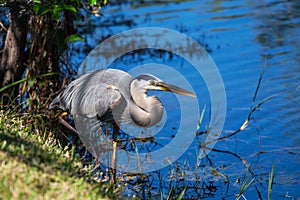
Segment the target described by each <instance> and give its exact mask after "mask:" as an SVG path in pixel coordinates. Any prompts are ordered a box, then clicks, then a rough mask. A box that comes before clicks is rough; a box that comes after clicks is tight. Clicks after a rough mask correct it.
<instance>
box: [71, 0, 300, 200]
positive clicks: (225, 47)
mask: <svg viewBox="0 0 300 200" xmlns="http://www.w3.org/2000/svg"><path fill="white" fill-rule="evenodd" d="M101 13H102V14H103V15H104V16H103V17H100V18H96V17H92V18H91V19H87V21H88V23H87V24H88V25H85V26H81V28H80V30H81V33H82V35H83V36H85V37H86V38H87V42H86V43H78V44H76V45H75V48H79V49H80V51H79V54H78V55H77V56H76V59H75V58H74V60H73V62H74V63H80V62H81V61H82V60H83V59H84V57H85V56H86V55H87V52H89V51H90V50H91V49H92V48H93V47H95V46H96V45H97V44H99V43H100V42H101V41H102V40H103V39H104V38H107V37H109V36H111V35H114V34H117V33H120V32H121V31H125V30H129V29H132V28H138V27H149V26H151V27H163V28H169V29H173V30H176V31H179V32H181V33H184V34H186V35H188V36H190V37H192V38H193V39H195V40H196V41H198V42H199V43H201V44H202V45H203V46H204V47H205V49H206V50H207V51H208V52H209V54H210V56H211V57H212V59H213V60H214V62H215V63H216V65H217V67H218V70H219V71H220V74H221V76H222V78H223V81H224V85H225V89H226V96H227V110H226V111H227V114H226V121H225V125H224V131H223V132H222V134H223V135H226V134H228V133H230V132H232V131H234V130H236V129H238V128H239V127H240V126H241V125H242V124H243V123H244V120H245V119H246V118H247V115H248V113H249V108H250V106H251V103H252V99H253V96H254V92H255V89H256V87H257V83H258V79H259V76H260V74H261V73H262V72H264V76H263V79H262V84H261V87H260V88H259V91H258V95H257V98H256V101H255V103H258V102H260V101H262V100H263V99H264V98H267V97H269V96H272V95H276V96H275V97H274V98H272V99H271V100H269V101H268V102H266V103H265V104H263V105H262V106H261V107H260V109H259V110H257V111H256V112H255V113H254V114H253V115H252V118H251V121H250V124H249V126H248V127H247V128H246V129H245V130H244V131H242V132H239V133H238V134H236V135H235V136H233V137H230V138H228V139H225V140H222V141H219V142H218V143H217V144H216V145H215V146H214V148H215V149H217V150H223V153H220V152H211V153H210V154H209V155H208V157H209V159H210V160H211V163H209V162H208V161H207V160H206V161H203V162H204V163H206V164H207V166H208V165H209V164H210V165H211V167H213V168H216V169H218V170H219V172H220V173H223V174H226V175H227V176H228V179H229V181H230V184H229V189H228V191H227V188H226V187H227V186H226V184H224V179H222V177H218V176H215V178H214V179H215V180H214V181H215V182H214V183H215V184H216V185H217V188H216V191H214V192H212V195H211V196H210V195H207V194H205V195H204V194H203V193H201V192H200V193H201V195H203V197H211V198H217V199H219V198H221V197H224V198H226V199H234V197H235V196H234V195H236V194H237V193H238V191H239V188H240V184H239V183H236V180H237V179H241V180H242V178H243V175H244V174H245V172H246V167H245V165H244V164H243V163H242V162H241V160H239V159H238V158H237V157H236V156H234V155H232V154H230V153H228V152H231V153H234V154H236V155H238V156H240V158H243V159H245V160H247V162H249V163H250V167H251V170H252V171H253V173H254V175H255V182H254V184H252V185H251V186H250V188H249V189H248V190H247V191H246V193H245V194H244V195H245V197H246V198H247V199H257V198H259V195H261V197H262V198H263V199H266V198H267V192H266V191H267V186H268V183H267V182H268V173H269V172H270V171H271V166H272V162H273V161H274V163H275V181H274V185H273V192H272V199H283V198H284V197H286V199H292V198H300V193H299V187H300V181H299V180H300V170H299V164H300V135H299V131H300V120H299V117H300V114H299V113H300V106H299V103H298V102H299V100H300V99H299V94H300V87H299V85H300V81H299V80H300V67H299V64H300V59H299V58H300V2H298V1H284V0H273V1H266V0H265V1H217V0H215V1H212V0H211V1H210V0H205V1H201V3H200V2H199V1H176V3H172V2H169V3H152V2H148V1H146V2H144V3H142V1H141V2H139V3H137V2H135V3H122V4H115V5H113V4H112V3H111V4H108V5H107V6H105V7H104V8H103V9H102V10H101ZM85 23H86V22H85ZM158 57H159V56H158ZM147 59H148V60H150V61H152V62H153V61H155V62H160V63H163V64H168V65H172V66H174V68H175V69H178V70H180V69H181V72H184V73H186V76H187V77H189V78H190V80H192V81H191V82H192V83H191V84H192V85H193V87H195V88H197V95H198V96H201V97H202V98H201V99H200V100H199V104H200V105H202V106H204V105H205V104H207V106H209V103H210V98H209V95H208V92H207V90H206V88H205V87H204V86H203V81H202V82H201V81H200V82H197V80H194V79H193V72H189V71H185V70H186V69H189V68H188V67H185V66H186V65H187V63H185V62H184V61H182V59H180V58H178V57H176V56H175V58H173V59H166V58H165V55H164V56H163V58H157V57H155V56H148V57H147V56H146V57H145V60H146V61H147ZM124 60H125V61H124ZM124 60H123V61H122V60H119V61H118V62H116V64H115V66H114V67H116V66H118V65H119V66H120V68H122V69H123V70H126V67H128V66H130V67H132V66H134V65H135V64H140V61H139V59H133V60H134V61H135V60H136V61H135V62H131V61H129V62H128V60H127V62H126V59H124ZM159 95H160V94H159ZM169 97H170V96H167V97H165V99H163V102H165V103H170V102H168V98H169ZM161 98H164V97H163V95H161ZM176 105H177V104H176V103H175V104H174V105H173V107H172V106H171V107H170V109H174V106H176ZM208 115H209V112H208V111H207V112H206V117H205V121H204V122H205V123H207V122H208V119H209V117H208ZM168 117H170V119H173V124H172V123H170V122H169V123H167V129H168V130H173V129H172V128H174V127H175V128H174V129H176V127H177V125H176V119H177V117H178V116H177V115H176V114H174V116H169V115H168ZM202 129H203V130H205V127H202ZM170 132H171V133H172V131H169V133H170ZM169 133H168V134H169ZM171 139H172V138H169V139H168V141H169V140H171ZM194 144H196V143H194ZM194 149H195V148H194ZM194 149H191V150H190V151H188V152H186V153H185V154H184V155H183V156H182V157H181V158H180V159H179V163H180V162H184V160H186V159H190V160H192V161H193V162H195V160H193V159H192V158H191V157H189V156H191V155H193V156H194V155H195V150H194ZM221 166H222V167H223V168H222V167H221ZM221 168H222V169H221ZM167 171H168V170H165V171H164V172H165V173H167ZM209 172H210V171H209V170H208V173H209ZM166 175H167V174H166ZM203 177H204V179H205V177H207V175H203ZM216 177H218V178H216ZM217 179H219V180H217ZM205 181H207V180H205ZM205 181H204V182H205ZM218 181H219V182H218ZM155 182H158V181H157V179H155V178H154V184H155ZM166 182H167V180H166ZM221 182H222V183H221ZM203 187H204V186H203ZM205 187H206V188H209V187H208V186H207V185H206V186H205ZM191 190H192V189H188V190H187V193H188V191H191ZM128 193H129V194H132V193H130V192H128ZM153 193H155V192H153ZM191 193H192V192H191ZM193 195H194V196H197V195H198V197H199V195H200V194H197V193H194V194H193Z"/></svg>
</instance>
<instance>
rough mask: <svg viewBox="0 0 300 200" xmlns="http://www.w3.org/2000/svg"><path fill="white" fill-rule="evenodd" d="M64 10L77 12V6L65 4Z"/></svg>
mask: <svg viewBox="0 0 300 200" xmlns="http://www.w3.org/2000/svg"><path fill="white" fill-rule="evenodd" d="M64 10H67V11H71V12H77V10H76V8H75V7H74V6H72V5H65V6H64Z"/></svg>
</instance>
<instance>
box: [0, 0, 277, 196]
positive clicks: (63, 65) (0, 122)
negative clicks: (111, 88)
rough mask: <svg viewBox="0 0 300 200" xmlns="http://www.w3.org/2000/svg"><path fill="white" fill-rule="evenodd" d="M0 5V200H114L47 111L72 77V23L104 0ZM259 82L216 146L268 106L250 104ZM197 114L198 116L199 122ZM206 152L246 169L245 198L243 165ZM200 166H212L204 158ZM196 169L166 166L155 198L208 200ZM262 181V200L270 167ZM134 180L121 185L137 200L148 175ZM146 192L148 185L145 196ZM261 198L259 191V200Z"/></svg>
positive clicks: (250, 179) (114, 192)
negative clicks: (2, 14)
mask: <svg viewBox="0 0 300 200" xmlns="http://www.w3.org/2000/svg"><path fill="white" fill-rule="evenodd" d="M0 3H2V5H1V7H2V8H4V9H5V11H6V12H7V13H10V18H9V23H4V22H5V20H3V19H1V21H3V23H1V25H2V26H1V27H2V30H5V35H6V37H5V42H4V45H3V46H1V47H0V48H1V49H2V50H1V53H0V57H1V58H0V59H1V60H0V64H1V65H0V98H1V102H0V170H1V173H0V179H1V180H2V181H1V183H0V194H1V198H3V199H54V198H58V199H101V198H109V199H116V198H119V197H118V196H120V195H121V192H122V190H121V189H119V188H117V189H116V185H114V184H111V183H109V182H106V181H102V179H99V176H98V177H97V175H98V174H96V176H94V175H95V174H92V173H91V170H90V169H86V168H85V167H86V166H84V165H83V162H82V161H81V160H80V158H79V155H78V154H74V149H75V147H72V146H70V143H68V141H66V140H67V139H68V137H65V138H63V127H62V126H61V125H58V121H57V120H56V118H55V117H54V115H55V114H54V113H53V112H51V111H49V110H48V109H47V108H48V104H49V103H50V102H51V99H52V98H53V97H54V96H55V94H56V93H57V92H58V91H60V90H61V88H62V87H63V85H64V84H65V83H66V82H67V81H66V79H68V78H69V77H71V76H72V75H73V74H74V72H73V71H72V68H71V67H70V66H69V64H68V44H69V43H70V42H75V41H78V40H83V38H82V37H80V36H79V35H77V34H76V33H77V30H76V27H75V26H74V23H73V21H74V20H75V18H77V19H78V18H82V15H81V12H82V11H83V12H85V13H87V14H95V15H98V11H99V9H100V8H101V6H103V5H104V4H106V3H107V1H105V0H103V1H96V0H89V1H81V0H63V1H59V0H33V1H29V0H8V1H1V0H0ZM6 21H7V20H6ZM24 24H26V25H25V26H24ZM18 38H19V39H18ZM20 38H21V40H20ZM10 47H12V48H10ZM62 58H63V59H62ZM64 72H66V73H64ZM62 74H65V75H64V76H62ZM261 80H262V76H261V78H260V79H259V83H258V86H257V90H256V91H255V95H254V99H253V102H252V103H253V104H252V106H251V108H250V111H249V115H248V117H247V118H246V120H245V122H244V124H243V125H242V126H241V127H240V128H239V129H238V130H236V131H234V132H232V133H230V134H227V135H224V136H222V137H221V138H218V140H225V139H227V138H230V137H233V136H234V135H236V134H238V133H239V132H241V131H243V130H244V129H245V128H246V127H247V126H248V124H249V121H250V120H251V117H252V114H253V113H254V112H255V111H256V110H257V109H258V108H259V107H260V106H261V105H262V104H263V103H265V102H266V101H268V100H269V99H270V98H266V99H265V100H263V101H261V102H259V103H258V104H256V105H254V101H255V100H256V96H257V92H258V89H259V87H260V83H261ZM204 110H205V109H204ZM203 115H204V112H203V113H202V116H201V118H200V120H199V121H200V122H201V121H202V118H203ZM54 124H55V126H53V125H54ZM199 127H200V125H199ZM199 127H198V128H199ZM201 134H205V133H204V132H200V131H199V132H198V133H197V135H198V136H201ZM62 138H63V139H62ZM66 138H67V139H66ZM211 142H214V141H211ZM203 145H204V146H203ZM205 145H208V144H202V147H205ZM207 148H208V147H207ZM210 150H212V152H217V153H223V154H229V155H232V156H234V157H236V158H238V159H239V160H240V161H241V162H242V163H243V164H244V165H245V168H247V170H246V172H245V176H244V179H243V180H242V181H241V185H240V190H239V191H238V194H236V197H237V199H239V198H241V197H242V198H245V196H244V194H245V192H246V191H247V189H248V188H249V187H250V186H251V185H252V184H255V183H256V179H255V176H254V174H253V172H252V171H251V168H250V164H249V163H248V162H247V160H246V159H245V158H242V157H240V156H239V155H237V154H235V153H232V152H230V151H224V150H219V149H210ZM207 160H208V162H209V163H210V164H211V161H210V160H209V157H208V156H207ZM200 167H203V166H202V163H200V161H199V163H198V162H197V163H196V167H195V168H193V167H192V166H181V165H180V164H178V165H177V164H176V163H175V165H174V166H172V165H171V166H170V172H169V174H168V175H169V177H167V178H166V177H163V175H161V176H159V181H160V184H161V183H163V179H165V178H166V179H169V180H170V181H169V183H170V185H169V187H165V188H164V189H165V190H163V189H161V188H159V189H157V188H156V190H157V191H158V190H161V191H159V193H160V194H159V195H158V196H159V197H161V198H167V199H176V198H177V199H184V198H187V197H189V194H191V193H193V192H194V191H192V190H195V191H196V193H193V195H194V194H197V195H199V196H201V195H203V196H204V197H207V196H209V195H213V194H214V192H215V191H216V190H217V189H216V188H217V187H216V186H215V185H214V182H209V183H208V182H205V180H203V177H201V175H202V174H201V175H200V176H199V175H197V174H196V171H197V169H198V168H200ZM204 167H206V168H207V169H208V170H207V171H209V173H210V174H209V175H211V176H214V177H218V179H221V180H222V181H223V182H222V184H225V185H229V180H228V177H227V175H225V174H224V172H223V169H222V168H223V167H218V166H213V165H210V166H209V165H207V166H204ZM154 173H157V174H159V173H160V172H154ZM193 173H195V174H193ZM188 174H193V176H195V177H196V179H197V180H196V181H195V182H196V184H195V185H196V186H193V187H191V186H190V185H189V183H190V182H188V178H187V175H188ZM168 175H167V176H168ZM171 175H173V176H171ZM125 176H126V175H125ZM151 176H153V174H151ZM269 176H270V177H269V185H268V199H270V196H271V191H272V185H273V181H274V165H273V166H272V171H271V173H270V175H269ZM141 177H142V178H140V177H138V176H137V178H136V179H134V178H132V179H134V180H135V181H132V180H130V181H127V182H125V181H124V182H125V185H126V186H128V184H130V183H132V185H134V186H133V190H132V191H134V192H136V193H138V192H139V190H140V188H144V185H146V184H148V182H151V181H149V180H150V178H148V177H150V175H149V176H148V175H143V176H141ZM144 177H147V178H148V180H146V179H145V178H144ZM170 177H171V178H170ZM195 177H194V178H195ZM126 178H128V179H127V180H129V178H131V177H130V176H127V177H125V178H124V179H126ZM139 181H140V182H139ZM147 181H148V182H147ZM152 181H153V180H152ZM192 184H194V183H192ZM137 186H141V187H137ZM136 188H137V189H136ZM151 189H152V186H151V185H150V186H149V189H148V192H149V193H151ZM191 191H192V192H191ZM199 191H200V192H199ZM257 191H258V189H257ZM143 195H145V196H143ZM147 195H148V194H142V195H139V194H137V195H136V196H137V198H143V197H149V196H150V195H151V194H150V195H148V196H147ZM205 195H206V196H205ZM260 195H261V194H260V193H259V191H258V196H260ZM158 196H155V197H158ZM201 197H202V196H201ZM1 198H0V199H1Z"/></svg>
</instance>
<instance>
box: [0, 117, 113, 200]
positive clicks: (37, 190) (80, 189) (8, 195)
mask: <svg viewBox="0 0 300 200" xmlns="http://www.w3.org/2000/svg"><path fill="white" fill-rule="evenodd" d="M23 118H24V116H22V115H18V114H8V112H4V111H0V171H1V173H0V180H1V182H0V199H115V198H117V195H118V193H117V192H115V191H113V187H112V186H111V185H109V184H104V183H99V182H97V181H95V180H93V179H92V178H91V177H89V176H88V173H86V172H85V171H84V170H83V168H82V165H81V162H80V159H79V158H76V157H74V155H73V153H72V152H73V151H72V150H70V149H68V148H63V147H62V146H61V145H60V144H59V142H58V141H57V140H55V139H54V138H53V137H46V136H42V134H38V133H37V131H36V130H33V128H32V126H27V125H28V124H26V123H28V120H23ZM25 122H26V123H25Z"/></svg>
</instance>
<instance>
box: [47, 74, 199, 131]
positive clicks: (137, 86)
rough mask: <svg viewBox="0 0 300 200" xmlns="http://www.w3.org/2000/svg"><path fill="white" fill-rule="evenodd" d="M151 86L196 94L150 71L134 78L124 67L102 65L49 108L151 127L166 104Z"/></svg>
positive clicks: (71, 84) (61, 94) (155, 88)
mask: <svg viewBox="0 0 300 200" xmlns="http://www.w3.org/2000/svg"><path fill="white" fill-rule="evenodd" d="M148 90H162V91H169V92H173V93H178V94H181V95H185V96H191V97H196V95H195V94H194V93H192V92H189V91H187V90H185V89H182V88H179V87H177V86H174V85H171V84H168V83H165V82H163V81H162V80H160V79H159V78H157V77H155V76H154V75H151V74H141V75H139V76H137V77H136V78H132V77H131V76H130V75H129V74H128V73H126V72H124V71H121V70H117V69H103V70H98V71H95V72H92V73H90V74H86V75H83V76H81V77H80V78H78V79H76V80H74V81H73V82H71V83H70V84H69V85H68V86H67V87H66V88H65V90H63V91H62V92H61V93H60V94H59V95H58V96H57V97H56V98H55V99H54V100H53V102H52V103H51V104H50V109H55V108H60V109H62V110H67V111H69V112H70V114H71V115H84V116H87V117H94V116H98V117H99V118H100V119H101V118H102V119H105V118H106V117H107V118H112V117H111V116H113V120H114V122H116V123H117V124H119V123H129V124H131V125H135V126H139V127H150V126H153V125H155V124H156V123H158V122H159V121H160V120H161V118H162V114H163V106H162V104H161V102H160V101H159V99H158V98H157V97H155V96H148V95H147V91H148ZM109 113H110V114H109ZM111 113H113V115H111ZM108 116H109V117H108Z"/></svg>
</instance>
